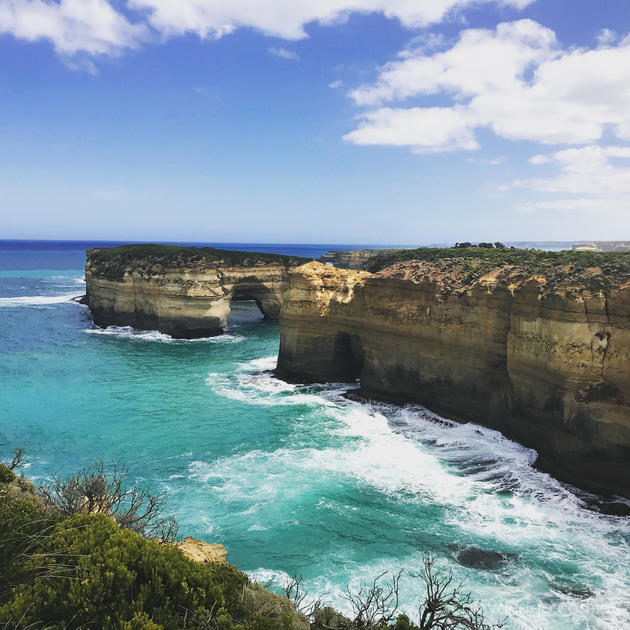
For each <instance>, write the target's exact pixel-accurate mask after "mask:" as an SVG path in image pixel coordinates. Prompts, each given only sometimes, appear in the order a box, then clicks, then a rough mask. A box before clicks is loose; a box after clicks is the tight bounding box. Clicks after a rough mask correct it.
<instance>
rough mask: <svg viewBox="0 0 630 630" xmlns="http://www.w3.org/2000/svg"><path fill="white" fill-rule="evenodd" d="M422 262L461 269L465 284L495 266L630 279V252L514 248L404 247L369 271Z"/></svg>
mask: <svg viewBox="0 0 630 630" xmlns="http://www.w3.org/2000/svg"><path fill="white" fill-rule="evenodd" d="M410 261H420V262H425V263H435V265H436V267H437V268H438V270H441V269H443V270H445V271H447V270H452V269H453V267H457V269H458V270H459V271H460V272H461V274H462V277H463V278H464V279H465V283H471V282H474V281H475V280H476V279H478V278H480V277H482V276H484V275H485V274H487V273H489V272H490V271H492V270H493V269H496V268H498V267H504V266H507V265H509V266H513V267H514V268H515V271H521V272H523V273H524V274H528V275H531V274H534V273H540V274H545V275H547V276H548V277H550V278H551V279H554V280H556V281H571V280H577V279H579V278H581V277H583V276H584V272H586V270H588V269H593V268H599V269H601V274H600V275H599V278H600V279H603V280H604V281H605V284H606V285H607V286H619V285H620V284H623V283H624V282H628V281H630V253H625V252H606V253H602V252H588V251H574V250H562V251H559V252H549V251H543V250H539V249H512V248H507V247H497V248H494V247H492V245H490V247H461V245H458V246H457V247H444V248H440V247H420V248H418V249H400V250H396V251H393V252H388V253H383V254H379V255H377V256H374V257H373V258H371V259H370V260H369V261H368V263H367V265H366V270H367V271H369V272H371V273H378V272H380V271H383V270H385V269H387V268H388V267H392V266H393V265H396V264H397V263H405V262H410Z"/></svg>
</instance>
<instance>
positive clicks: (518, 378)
mask: <svg viewBox="0 0 630 630" xmlns="http://www.w3.org/2000/svg"><path fill="white" fill-rule="evenodd" d="M474 255H475V256H477V255H478V254H474ZM510 255H512V254H510ZM487 267H488V265H487V264H486V265H485V267H484V266H483V265H476V266H475V265H472V267H471V264H470V261H458V260H456V259H453V260H436V261H409V262H402V263H395V264H394V265H392V266H390V267H388V268H386V269H385V270H383V271H380V272H378V273H375V274H371V273H367V272H363V271H347V270H341V269H334V268H331V267H329V266H325V265H322V264H320V263H315V262H313V263H309V264H306V265H304V266H302V267H299V268H297V269H294V270H292V271H291V272H289V290H288V291H287V293H286V294H285V297H284V306H283V310H282V313H281V317H280V333H281V342H280V344H281V345H280V355H279V360H278V373H279V375H281V376H283V377H285V378H292V379H303V380H314V381H355V380H356V379H360V384H361V391H362V393H364V394H365V395H366V396H368V397H375V398H379V399H386V400H394V401H415V402H419V403H422V404H425V405H427V406H428V407H429V408H431V409H433V410H435V411H437V412H438V413H441V414H443V415H445V416H448V417H451V418H457V419H461V420H471V421H475V422H478V423H481V424H484V425H486V426H490V427H493V428H497V429H499V430H501V431H502V432H504V433H505V434H506V435H508V436H510V437H512V438H514V439H516V440H518V441H520V442H521V443H523V444H525V445H527V446H530V447H533V448H535V449H537V451H538V453H539V462H540V465H541V467H543V468H545V469H546V470H549V471H550V472H552V473H554V474H556V475H557V476H558V477H560V478H562V479H564V480H567V481H569V482H572V483H574V484H576V485H579V486H582V487H586V488H590V489H593V490H596V491H604V492H612V493H619V494H623V495H625V496H630V275H627V274H626V275H624V273H625V272H624V273H622V274H620V275H617V276H614V277H613V276H611V274H610V273H606V272H604V271H602V269H601V268H600V267H584V266H582V267H580V268H578V267H575V266H571V265H567V266H561V265H560V266H559V265H551V266H550V265H547V266H546V267H543V272H536V271H532V269H531V268H528V267H523V266H518V265H499V266H496V267H494V268H491V269H488V268H487ZM475 270H476V272H475Z"/></svg>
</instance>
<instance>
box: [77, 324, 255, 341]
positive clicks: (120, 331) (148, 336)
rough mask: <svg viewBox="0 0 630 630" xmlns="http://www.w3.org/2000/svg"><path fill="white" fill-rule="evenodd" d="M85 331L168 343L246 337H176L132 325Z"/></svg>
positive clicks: (240, 338)
mask: <svg viewBox="0 0 630 630" xmlns="http://www.w3.org/2000/svg"><path fill="white" fill-rule="evenodd" d="M83 332H85V333H88V334H90V335H105V336H112V337H121V338H127V339H136V340H139V341H162V342H167V343H198V342H206V343H208V342H209V343H238V342H240V341H243V340H244V339H245V338H244V337H241V336H240V335H232V334H229V333H225V334H222V335H217V336H216V337H201V338H199V339H174V338H173V337H171V336H170V335H167V334H165V333H161V332H159V331H157V330H137V329H135V328H132V327H131V326H108V327H107V328H97V327H94V328H87V329H85V330H84V331H83Z"/></svg>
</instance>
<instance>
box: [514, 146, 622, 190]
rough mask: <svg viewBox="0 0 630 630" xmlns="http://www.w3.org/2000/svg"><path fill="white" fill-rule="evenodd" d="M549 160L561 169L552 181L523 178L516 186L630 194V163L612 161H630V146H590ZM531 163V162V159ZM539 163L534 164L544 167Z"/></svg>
mask: <svg viewBox="0 0 630 630" xmlns="http://www.w3.org/2000/svg"><path fill="white" fill-rule="evenodd" d="M535 157H539V158H541V157H546V158H547V160H545V161H546V162H551V163H553V164H554V165H555V166H557V168H558V173H557V174H556V175H554V176H553V177H549V178H534V179H519V180H516V181H515V182H514V184H515V185H516V186H519V187H523V188H529V189H531V190H536V191H540V192H551V193H571V194H576V195H585V194H586V195H600V196H608V195H613V196H617V195H619V194H630V164H625V163H623V162H622V163H621V164H619V165H618V164H614V163H613V162H612V161H611V158H616V159H619V158H621V159H622V160H623V159H629V158H630V147H625V146H611V147H601V146H588V147H581V148H577V149H576V148H573V149H565V150H564V151H558V152H556V153H553V154H552V155H549V156H535ZM530 161H531V160H530ZM545 161H542V160H540V159H539V160H537V161H535V162H533V163H534V164H544V163H545Z"/></svg>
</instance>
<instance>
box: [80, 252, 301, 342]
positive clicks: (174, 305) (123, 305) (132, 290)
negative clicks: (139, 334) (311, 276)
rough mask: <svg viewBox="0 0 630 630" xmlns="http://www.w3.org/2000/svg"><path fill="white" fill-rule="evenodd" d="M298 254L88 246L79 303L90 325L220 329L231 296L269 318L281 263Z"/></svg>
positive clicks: (186, 333) (276, 308)
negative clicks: (252, 302) (82, 303)
mask: <svg viewBox="0 0 630 630" xmlns="http://www.w3.org/2000/svg"><path fill="white" fill-rule="evenodd" d="M305 260H306V259H304V258H297V257H290V256H280V255H276V254H255V253H249V252H232V251H225V250H217V249H213V248H194V247H188V248H185V247H173V246H166V245H130V246H123V247H118V248H111V249H109V248H108V249H105V248H103V249H90V250H88V252H87V262H86V265H85V279H86V286H87V303H88V306H89V308H90V310H91V311H92V315H93V317H94V323H95V324H96V325H97V326H103V327H105V326H110V325H117V326H133V327H134V328H138V329H145V330H159V331H160V332H163V333H167V334H169V335H171V336H173V337H176V338H195V337H207V336H212V335H217V334H220V333H221V332H222V330H223V329H224V327H225V325H226V321H227V317H228V315H229V312H230V302H231V301H232V300H233V299H251V300H255V301H256V303H257V304H258V307H259V308H260V310H261V312H262V313H263V315H264V316H265V317H267V318H270V319H277V317H278V314H279V312H280V307H281V304H282V294H283V292H284V291H285V289H286V288H287V272H288V269H289V268H290V267H291V266H295V265H299V264H301V263H303V262H305Z"/></svg>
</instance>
